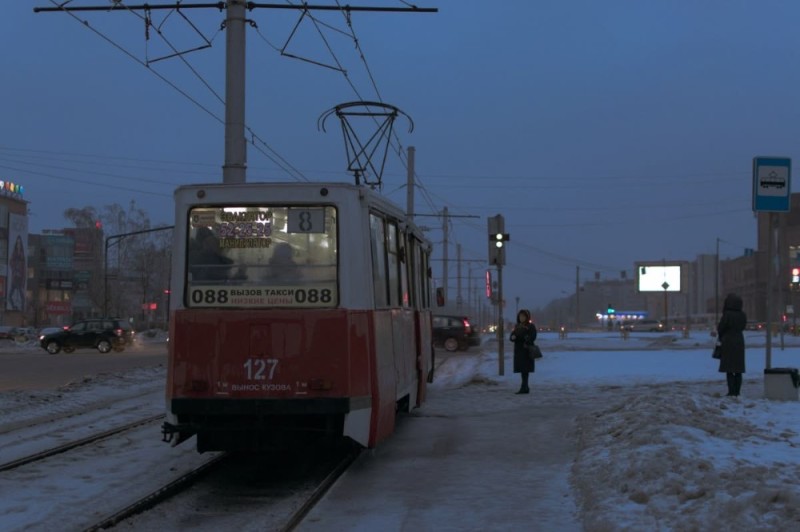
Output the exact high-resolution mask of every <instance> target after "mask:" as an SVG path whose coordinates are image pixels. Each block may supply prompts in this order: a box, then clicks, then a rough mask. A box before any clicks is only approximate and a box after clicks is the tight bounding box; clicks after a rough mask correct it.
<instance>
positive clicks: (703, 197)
mask: <svg viewBox="0 0 800 532" xmlns="http://www.w3.org/2000/svg"><path fill="white" fill-rule="evenodd" d="M152 3H153V4H155V3H159V2H152ZM164 3H166V2H164ZM209 3H212V2H209ZM294 3H298V2H294ZM316 3H317V4H320V5H336V2H335V1H334V0H319V2H316ZM345 3H347V2H341V4H342V5H344V4H345ZM350 3H351V4H352V5H376V6H394V7H404V6H406V7H407V6H408V3H406V2H400V1H379V0H374V1H372V2H366V1H365V2H362V1H359V2H350ZM129 4H130V5H134V4H133V3H129ZM52 5H53V3H51V2H49V1H48V0H32V1H13V2H4V6H3V7H4V8H5V9H4V12H3V16H2V17H0V44H1V45H2V49H3V54H2V55H0V69H1V70H2V72H3V83H2V94H3V98H2V99H0V118H2V124H3V126H2V128H1V129H0V179H3V180H8V181H13V182H16V183H19V184H21V185H22V186H23V187H24V189H25V194H24V198H25V199H26V200H28V201H29V202H30V226H29V230H30V232H33V233H37V232H41V231H42V230H43V229H52V228H61V227H64V226H67V225H68V222H67V220H66V219H65V218H64V216H63V212H64V210H65V209H67V208H70V207H84V206H87V205H91V206H95V207H97V208H102V207H103V206H105V205H109V204H112V203H118V204H120V205H123V206H127V205H128V204H129V203H130V202H131V201H135V202H136V205H137V206H138V207H141V208H143V209H144V210H145V211H147V212H148V214H149V216H150V219H151V221H152V225H153V226H156V225H161V224H165V225H169V224H172V223H173V221H174V214H173V212H174V209H173V206H172V193H173V190H174V189H175V187H176V186H179V185H181V184H188V183H198V182H221V181H222V172H221V166H222V163H223V160H224V158H223V157H224V143H223V141H224V137H223V134H224V128H223V124H222V123H221V121H220V119H221V118H222V117H224V106H223V103H222V101H221V100H220V98H224V67H225V65H224V53H225V32H224V31H220V24H221V23H222V22H223V20H224V13H221V12H219V11H218V10H216V9H194V10H190V9H186V10H183V11H182V12H181V13H183V14H184V16H185V17H186V18H185V19H184V18H182V17H181V16H180V14H177V13H174V12H168V11H160V12H156V11H153V12H152V22H153V24H154V28H152V29H151V30H150V39H149V40H145V24H144V21H143V19H142V18H141V17H142V15H141V13H140V12H139V13H133V12H126V11H115V12H102V13H76V14H75V16H74V17H73V16H71V15H69V14H66V13H36V14H35V13H34V12H33V8H34V7H37V6H38V7H45V6H52ZM81 5H110V2H108V1H107V0H102V1H101V0H74V1H73V2H72V3H71V4H70V6H81ZM416 5H418V6H419V7H435V8H438V9H439V12H438V13H354V14H353V15H352V18H351V22H352V30H351V29H350V28H348V25H347V21H346V20H345V18H344V17H343V15H342V14H341V13H339V12H336V11H331V12H315V13H313V15H314V17H315V18H316V21H317V24H316V25H315V23H314V21H313V20H311V19H310V18H308V17H305V18H304V19H303V20H302V21H301V22H300V24H299V25H297V29H296V31H295V32H294V34H293V36H292V38H291V41H290V42H289V44H288V45H287V46H286V51H287V52H289V53H292V54H294V55H297V56H303V57H307V58H309V59H312V60H314V61H316V62H318V63H325V64H328V65H332V66H335V65H337V64H339V65H341V66H342V68H343V69H344V70H345V71H346V72H347V76H345V75H343V73H342V71H338V70H334V69H332V68H326V67H323V66H319V65H315V64H312V63H309V62H303V61H300V60H297V59H293V58H289V57H285V56H281V55H280V53H279V52H278V51H276V48H277V49H280V48H281V47H283V46H284V44H285V43H286V42H287V39H288V37H289V36H290V34H292V32H293V30H294V29H295V25H296V24H297V22H298V19H299V17H300V14H299V13H298V12H295V11H293V10H275V9H255V10H253V11H251V12H249V14H248V18H250V19H251V20H252V21H253V22H254V23H255V27H249V28H248V30H247V86H246V90H247V97H246V115H247V118H246V120H247V124H248V126H249V127H250V128H251V129H252V131H253V132H254V133H255V134H256V135H257V136H258V138H259V139H261V140H260V141H256V143H255V145H250V146H249V147H248V172H247V181H248V182H261V181H295V180H298V179H301V180H309V181H326V182H330V181H337V182H342V181H344V182H352V178H351V177H350V176H349V174H347V172H346V163H347V161H346V159H345V151H344V143H343V140H342V135H341V133H340V130H339V125H338V124H337V123H335V117H333V119H332V120H334V121H331V122H329V123H328V124H327V126H328V127H327V133H326V132H322V131H319V130H318V128H317V120H318V118H319V117H320V116H321V115H322V114H323V113H324V112H325V111H327V110H329V109H331V108H332V107H334V106H335V105H337V104H340V103H344V102H349V101H354V100H359V99H364V100H382V101H383V102H386V103H388V104H391V105H394V106H397V107H398V108H399V109H401V110H402V111H403V112H404V113H407V114H408V115H409V116H410V117H411V118H412V119H413V121H414V131H413V132H411V133H409V131H408V130H409V128H408V121H407V120H405V119H404V118H400V119H398V121H397V122H396V124H395V131H396V133H397V139H399V145H401V146H402V150H405V149H406V148H407V147H409V146H414V147H415V148H416V173H417V176H418V189H417V191H416V196H415V197H416V207H415V212H416V213H417V214H420V215H422V214H437V213H441V212H442V210H443V208H444V207H447V208H448V210H449V213H450V214H452V215H457V216H458V217H456V216H454V217H453V218H451V219H450V225H449V229H450V231H449V233H450V247H449V257H450V259H451V260H452V259H453V258H454V257H455V256H456V251H457V248H456V245H457V244H460V247H461V253H462V257H463V258H464V259H465V260H469V261H472V262H468V263H464V266H463V269H462V275H463V276H465V277H466V276H467V275H468V274H469V270H470V268H471V269H472V275H473V278H474V279H475V283H476V284H477V283H478V280H479V279H480V278H481V277H482V274H481V272H482V271H483V270H484V269H485V268H486V262H485V261H486V257H487V221H486V219H487V217H488V216H493V215H495V214H502V215H504V216H505V220H506V231H507V232H508V233H509V234H510V235H511V241H510V242H509V247H508V254H507V257H508V263H507V265H506V268H505V269H504V280H505V292H506V299H507V301H509V303H510V306H511V308H513V305H514V298H515V297H519V298H520V306H525V307H531V308H536V307H539V306H542V305H544V304H546V303H547V302H549V301H550V300H552V299H554V298H558V297H564V296H565V295H568V294H571V293H573V292H574V290H575V276H576V268H577V267H580V277H581V282H584V281H587V280H592V279H594V277H595V273H596V272H599V274H600V276H601V278H602V279H612V278H619V277H620V272H621V271H623V270H625V271H627V274H628V276H629V277H631V276H632V275H633V268H634V263H635V262H636V261H654V260H661V259H666V260H693V259H694V258H695V257H696V256H697V255H698V254H702V253H714V252H715V250H716V244H717V238H719V239H721V241H720V242H721V244H720V254H721V256H722V257H723V258H726V257H736V256H739V255H741V254H742V253H743V252H744V249H745V248H750V247H755V240H756V230H755V228H756V225H755V219H754V216H753V212H752V207H751V202H752V182H753V179H752V159H753V157H754V156H769V155H774V156H785V157H790V158H793V159H795V155H796V153H795V152H796V151H797V150H798V147H797V145H798V137H800V135H798V133H800V121H798V109H799V107H798V104H797V103H796V101H797V99H798V98H797V92H798V91H797V88H798V86H800V61H798V59H800V32H798V31H797V23H798V21H800V3H798V2H796V1H794V0H785V1H778V0H758V1H755V0H753V1H745V0H704V1H702V2H690V1H683V0H660V1H650V2H642V1H640V0H627V1H623V0H607V1H605V2H597V1H592V0H574V1H567V0H565V1H552V0H550V1H530V0H519V1H502V2H486V1H480V2H479V1H473V0H458V1H456V0H431V1H427V2H426V1H422V2H418V3H416ZM165 17H167V18H166V20H165ZM81 21H86V22H88V24H84V23H81ZM190 22H191V25H190V24H189V23H190ZM192 25H193V26H194V27H196V29H197V31H194V30H193V29H192ZM92 29H94V30H96V31H97V32H98V33H96V32H94V31H92ZM159 29H160V34H159V31H157V30H159ZM351 32H353V33H354V34H355V36H356V38H357V43H358V46H356V45H355V44H354V39H353V38H352V36H351ZM323 37H324V39H323ZM204 38H205V39H207V40H208V41H209V42H210V43H211V47H210V48H207V49H204V50H200V51H195V52H192V53H189V54H186V55H184V56H182V57H183V58H184V59H185V62H184V61H182V60H181V59H179V58H172V59H164V60H161V61H155V62H153V61H154V60H155V59H158V58H160V57H163V56H164V55H167V54H170V53H172V51H171V50H170V47H169V45H168V44H167V43H170V44H171V45H172V46H173V47H174V48H175V49H177V50H187V49H191V48H196V47H198V46H199V45H201V44H203V43H204V42H205V41H204V40H203V39H204ZM123 50H124V51H123ZM331 51H332V52H333V53H331ZM361 53H363V57H364V59H365V60H362V58H361V57H360V55H361ZM148 60H149V61H151V63H150V67H151V68H150V69H149V70H148V69H147V68H145V67H144V66H143V64H145V63H147V61H148ZM189 66H191V69H190V68H189ZM368 72H369V73H370V74H371V76H370V75H369V74H368ZM154 73H157V74H158V75H159V76H161V77H158V76H156V75H154ZM371 79H372V80H374V84H373V82H372V81H371ZM165 80H166V81H165ZM348 80H349V81H350V83H349V82H348ZM167 81H168V82H169V83H168V82H167ZM351 83H352V86H351ZM170 84H172V85H174V87H173V86H171V85H170ZM176 88H177V89H179V90H180V92H179V91H178V90H176ZM376 88H377V91H376ZM210 89H213V91H214V92H212V91H211V90H210ZM218 96H219V97H220V98H218ZM190 98H191V99H190ZM192 100H194V101H192ZM262 141H263V142H262ZM266 145H268V146H269V148H267V147H266ZM397 146H398V143H397V140H395V147H397ZM270 150H274V152H272V151H270ZM264 153H268V154H270V155H271V157H272V159H277V160H281V159H282V160H284V161H286V162H285V163H282V166H283V167H284V168H281V167H279V166H278V165H277V164H275V162H273V160H271V159H270V158H268V157H267V156H265V155H264ZM274 153H277V154H278V155H279V157H280V158H281V159H278V157H276V156H275V155H274ZM405 181H406V169H405V166H404V161H403V160H401V158H400V157H399V156H398V155H396V154H392V153H390V155H389V157H388V160H387V163H386V169H385V173H384V176H383V189H382V190H383V192H384V193H385V194H386V195H388V196H390V197H391V198H392V199H394V200H396V201H397V202H398V203H399V204H400V205H401V206H405V201H406V199H405V198H406V190H405ZM469 216H475V218H472V217H469ZM417 222H418V223H419V224H420V225H424V226H427V227H429V228H430V230H429V231H428V236H429V238H430V239H431V240H432V241H433V242H434V246H435V252H434V258H435V259H440V258H441V257H442V238H443V231H442V220H441V218H437V217H431V216H428V217H419V218H418V219H417ZM481 261H483V262H481ZM441 269H442V263H441V262H440V261H437V262H434V276H435V277H436V280H437V282H439V281H440V280H441V277H442V271H441ZM456 275H457V270H456V265H455V263H454V262H451V265H450V270H449V277H450V287H449V288H450V289H449V294H450V297H451V298H452V297H454V296H455V295H456V284H455V283H456V281H455V279H456ZM466 285H467V281H466V280H465V281H464V285H463V286H464V289H466ZM464 296H465V297H466V294H464Z"/></svg>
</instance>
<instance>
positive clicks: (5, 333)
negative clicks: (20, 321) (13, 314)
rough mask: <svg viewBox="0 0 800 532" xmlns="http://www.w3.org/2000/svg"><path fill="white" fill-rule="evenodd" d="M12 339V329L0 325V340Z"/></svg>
mask: <svg viewBox="0 0 800 532" xmlns="http://www.w3.org/2000/svg"><path fill="white" fill-rule="evenodd" d="M13 339H14V327H9V326H7V325H0V340H13Z"/></svg>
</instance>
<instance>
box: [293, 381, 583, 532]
mask: <svg viewBox="0 0 800 532" xmlns="http://www.w3.org/2000/svg"><path fill="white" fill-rule="evenodd" d="M532 382H533V386H532V393H531V394H530V395H515V394H514V391H515V389H516V388H511V387H509V383H508V382H505V383H494V382H491V381H489V382H477V383H474V384H470V385H467V386H465V387H462V388H457V389H436V388H434V389H432V390H430V392H429V398H428V401H427V403H426V404H425V405H424V406H423V407H422V408H421V409H417V410H415V411H414V412H413V413H412V414H411V415H409V416H406V417H404V418H402V419H401V420H400V422H399V424H398V427H397V431H396V432H395V434H394V435H393V436H392V438H391V439H390V440H389V441H387V442H385V443H383V444H382V445H380V446H379V447H378V448H377V449H375V450H371V451H366V452H364V453H363V454H362V456H361V457H359V459H358V460H357V461H356V463H355V464H354V465H353V467H351V469H350V470H349V471H348V472H347V473H346V474H345V475H343V476H342V478H341V479H340V480H339V481H338V483H337V484H336V486H334V488H333V489H332V490H331V491H330V492H329V493H328V494H327V495H326V496H325V498H324V499H323V500H322V501H321V502H320V504H319V505H317V507H316V508H315V509H314V510H312V512H311V513H310V514H309V515H308V516H307V517H306V519H305V521H304V523H303V524H302V525H301V526H300V527H298V530H301V531H306V532H308V531H331V530H335V531H365V532H366V531H376V530H380V531H381V532H390V531H409V532H410V531H415V532H416V531H428V530H431V531H432V530H436V531H443V530H444V531H446V530H458V531H463V530H476V531H477V530H547V531H562V530H563V531H573V530H575V531H577V530H581V529H582V527H581V525H580V523H579V522H578V520H577V517H576V504H575V501H574V500H573V497H572V494H571V491H570V488H569V484H568V479H569V474H570V468H571V467H572V463H573V460H574V458H575V452H576V446H575V440H576V435H575V434H574V426H573V420H574V418H575V416H577V415H579V414H580V413H582V412H586V411H588V410H589V408H590V406H591V405H590V404H588V403H586V402H585V401H581V403H582V404H575V402H574V401H571V400H570V397H569V395H570V394H569V390H564V389H558V387H555V386H553V385H548V386H544V387H542V386H539V387H537V383H536V378H535V375H534V376H533V379H532Z"/></svg>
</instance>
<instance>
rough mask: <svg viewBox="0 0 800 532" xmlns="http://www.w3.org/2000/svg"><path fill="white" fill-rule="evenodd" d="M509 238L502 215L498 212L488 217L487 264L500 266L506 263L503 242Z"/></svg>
mask: <svg viewBox="0 0 800 532" xmlns="http://www.w3.org/2000/svg"><path fill="white" fill-rule="evenodd" d="M510 239H511V237H510V236H509V235H508V233H506V232H505V220H504V219H503V217H502V216H501V215H499V214H498V215H497V216H493V217H491V218H489V264H494V265H496V266H502V265H504V264H505V263H506V249H505V243H506V242H508V241H509V240H510Z"/></svg>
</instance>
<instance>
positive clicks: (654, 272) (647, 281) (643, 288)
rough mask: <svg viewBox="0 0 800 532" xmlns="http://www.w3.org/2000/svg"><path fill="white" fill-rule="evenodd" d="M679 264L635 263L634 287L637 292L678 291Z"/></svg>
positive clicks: (679, 284) (679, 287) (679, 286)
mask: <svg viewBox="0 0 800 532" xmlns="http://www.w3.org/2000/svg"><path fill="white" fill-rule="evenodd" d="M681 274H682V268H681V264H669V263H664V262H658V263H641V262H640V263H637V264H636V289H637V290H638V291H639V292H680V291H681Z"/></svg>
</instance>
